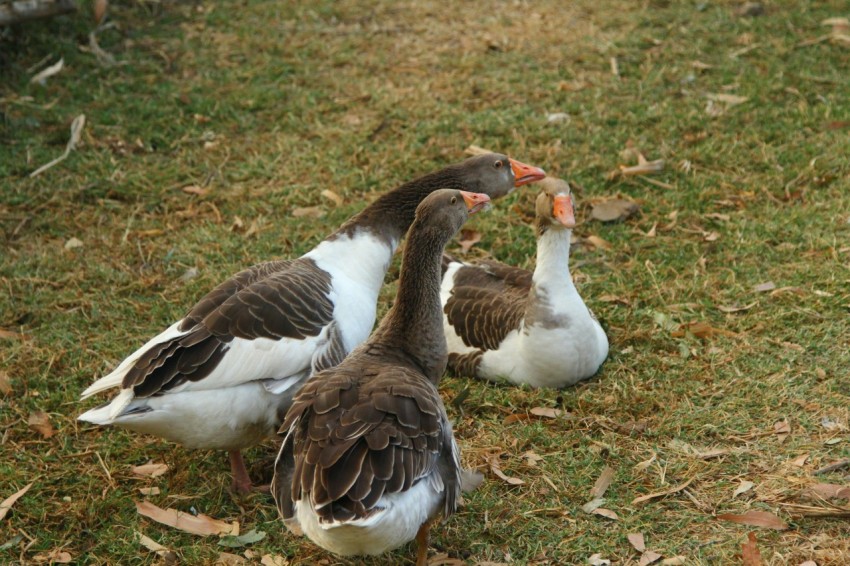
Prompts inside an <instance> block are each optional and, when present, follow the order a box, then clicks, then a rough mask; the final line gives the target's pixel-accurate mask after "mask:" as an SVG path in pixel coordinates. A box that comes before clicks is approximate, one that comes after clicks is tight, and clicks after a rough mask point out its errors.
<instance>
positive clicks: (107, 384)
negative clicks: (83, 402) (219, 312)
mask: <svg viewBox="0 0 850 566" xmlns="http://www.w3.org/2000/svg"><path fill="white" fill-rule="evenodd" d="M182 322H183V321H182V320H178V321H177V322H175V323H174V324H172V325H171V326H169V327H168V328H167V329H166V330H165V331H163V332H162V333H160V334H158V335H157V336H155V337H153V338H152V339H151V340H149V341H148V342H147V344H145V345H144V346H142V347H141V348H139V349H138V350H136V351H135V352H133V353H132V354H130V355H129V356H127V358H126V359H125V360H124V361H123V362H121V363H120V364H118V367H117V368H115V369H114V370H112V372H111V373H110V374H109V375H105V376H103V377H101V378H100V379H98V380H97V381H95V382H94V383H92V384H91V385H89V386H88V387H87V388H86V390H85V391H83V393H82V395H81V396H80V398H81V399H87V398H88V397H91V396H92V395H95V394H96V393H100V392H101V391H106V390H108V389H113V388H115V387H120V386H121V383H122V382H123V381H124V376H125V375H127V372H128V371H129V370H130V368H131V367H132V366H133V364H135V363H136V361H138V359H139V358H140V357H142V355H143V354H144V353H145V352H146V351H147V350H148V349H149V348H150V347H151V346H154V345H156V344H160V343H162V342H165V341H166V340H171V339H172V338H175V337H176V336H180V335H181V334H186V333H187V332H188V330H179V326H180V324H181V323H182ZM128 403H129V401H128ZM110 405H111V403H110ZM124 406H125V407H126V404H125V405H124ZM122 409H123V407H122ZM83 420H85V419H83ZM98 424H99V423H98Z"/></svg>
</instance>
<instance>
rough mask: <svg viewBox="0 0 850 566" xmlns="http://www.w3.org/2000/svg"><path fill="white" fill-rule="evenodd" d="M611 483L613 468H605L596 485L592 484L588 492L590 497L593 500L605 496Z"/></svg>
mask: <svg viewBox="0 0 850 566" xmlns="http://www.w3.org/2000/svg"><path fill="white" fill-rule="evenodd" d="M612 481H614V468H612V467H611V466H605V468H604V469H603V470H602V473H601V474H599V477H598V478H597V479H596V483H595V484H593V489H591V490H590V497H591V498H594V499H595V498H597V497H602V496H603V495H605V492H606V491H608V487H609V486H610V485H611V482H612Z"/></svg>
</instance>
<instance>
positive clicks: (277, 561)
mask: <svg viewBox="0 0 850 566" xmlns="http://www.w3.org/2000/svg"><path fill="white" fill-rule="evenodd" d="M260 564H262V565H263V566H289V559H288V558H286V557H285V556H281V555H280V554H264V555H263V557H262V558H261V559H260Z"/></svg>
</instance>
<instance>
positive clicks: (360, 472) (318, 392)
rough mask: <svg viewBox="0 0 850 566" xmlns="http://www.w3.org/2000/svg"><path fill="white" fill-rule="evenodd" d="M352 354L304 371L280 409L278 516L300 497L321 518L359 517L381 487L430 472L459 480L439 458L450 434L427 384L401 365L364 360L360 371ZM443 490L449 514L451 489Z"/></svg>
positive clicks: (392, 487) (396, 488)
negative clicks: (317, 369) (282, 418)
mask: <svg viewBox="0 0 850 566" xmlns="http://www.w3.org/2000/svg"><path fill="white" fill-rule="evenodd" d="M349 360H350V361H349ZM356 361H357V360H352V359H351V358H349V359H348V360H346V362H345V363H344V364H343V365H342V366H339V367H337V368H333V369H331V370H328V371H324V372H321V373H318V374H316V375H314V376H313V377H312V378H310V379H309V380H308V381H307V383H306V384H305V385H304V387H303V388H302V389H301V391H300V392H299V393H298V395H297V396H296V398H295V400H294V403H293V405H292V407H291V408H290V410H289V412H288V413H287V416H286V420H285V422H284V424H283V426H282V427H281V430H282V431H287V436H286V439H285V441H284V446H283V448H281V457H279V458H278V462H277V464H276V467H275V479H274V480H273V485H274V488H273V492H274V494H275V499H276V500H277V503H278V508H279V509H280V511H281V514H282V515H283V516H284V518H290V517H291V516H292V513H293V505H292V503H293V502H294V501H299V500H301V499H302V497H311V498H312V500H313V505H314V507H315V508H316V512H317V513H318V515H319V517H320V519H321V520H322V521H333V520H351V519H357V518H363V517H366V516H368V515H369V514H371V513H373V512H374V510H375V504H376V503H377V502H378V500H379V499H380V498H381V496H383V495H384V494H386V493H397V492H400V491H403V490H406V489H409V488H410V487H411V486H412V485H413V484H414V483H415V482H416V481H419V480H421V479H422V478H424V477H426V476H428V475H429V474H431V473H432V472H435V471H436V472H437V473H440V474H441V476H451V477H444V478H443V481H444V484H446V485H451V486H454V485H455V484H457V485H458V486H459V482H456V481H455V476H456V475H457V474H459V470H456V469H455V468H456V467H457V466H455V465H454V463H447V464H442V463H441V462H439V460H440V459H441V458H442V457H443V456H442V455H443V454H444V453H445V451H446V447H445V444H446V442H449V443H450V446H449V450H450V451H451V442H452V441H451V438H452V436H451V427H450V425H449V423H448V420H447V418H446V414H445V408H444V407H443V404H442V401H441V400H440V396H439V393H438V392H437V390H436V388H435V387H434V386H433V384H431V383H430V382H429V381H428V380H427V379H426V378H425V376H423V375H421V374H420V373H418V372H416V371H414V370H412V369H409V368H406V367H399V366H375V365H370V366H369V367H368V372H367V371H364V369H365V368H364V367H363V366H362V365H361V364H358V363H356ZM352 362H353V363H352ZM366 373H369V374H371V375H365V374H366ZM354 392H356V393H357V395H356V396H355V395H354V394H353V393H354ZM334 403H336V405H335V406H332V405H334ZM289 454H291V455H292V457H289V456H287V455H289ZM316 454H317V455H318V456H317V457H312V458H311V455H316ZM284 456H286V457H284ZM447 497H450V498H451V501H452V505H451V510H450V511H449V513H450V512H451V511H453V510H454V502H455V500H456V497H457V496H456V494H452V495H451V496H450V495H448V494H447Z"/></svg>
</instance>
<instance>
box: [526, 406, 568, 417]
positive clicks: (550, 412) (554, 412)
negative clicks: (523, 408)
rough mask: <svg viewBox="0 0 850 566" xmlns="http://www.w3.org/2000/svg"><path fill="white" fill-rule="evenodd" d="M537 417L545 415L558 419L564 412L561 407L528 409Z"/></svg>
mask: <svg viewBox="0 0 850 566" xmlns="http://www.w3.org/2000/svg"><path fill="white" fill-rule="evenodd" d="M528 412H529V413H531V414H532V415H534V416H536V417H545V418H547V419H557V418H558V417H560V416H561V415H563V414H564V411H562V410H561V409H553V408H552V407H533V408H532V409H530V410H529V411H528Z"/></svg>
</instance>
